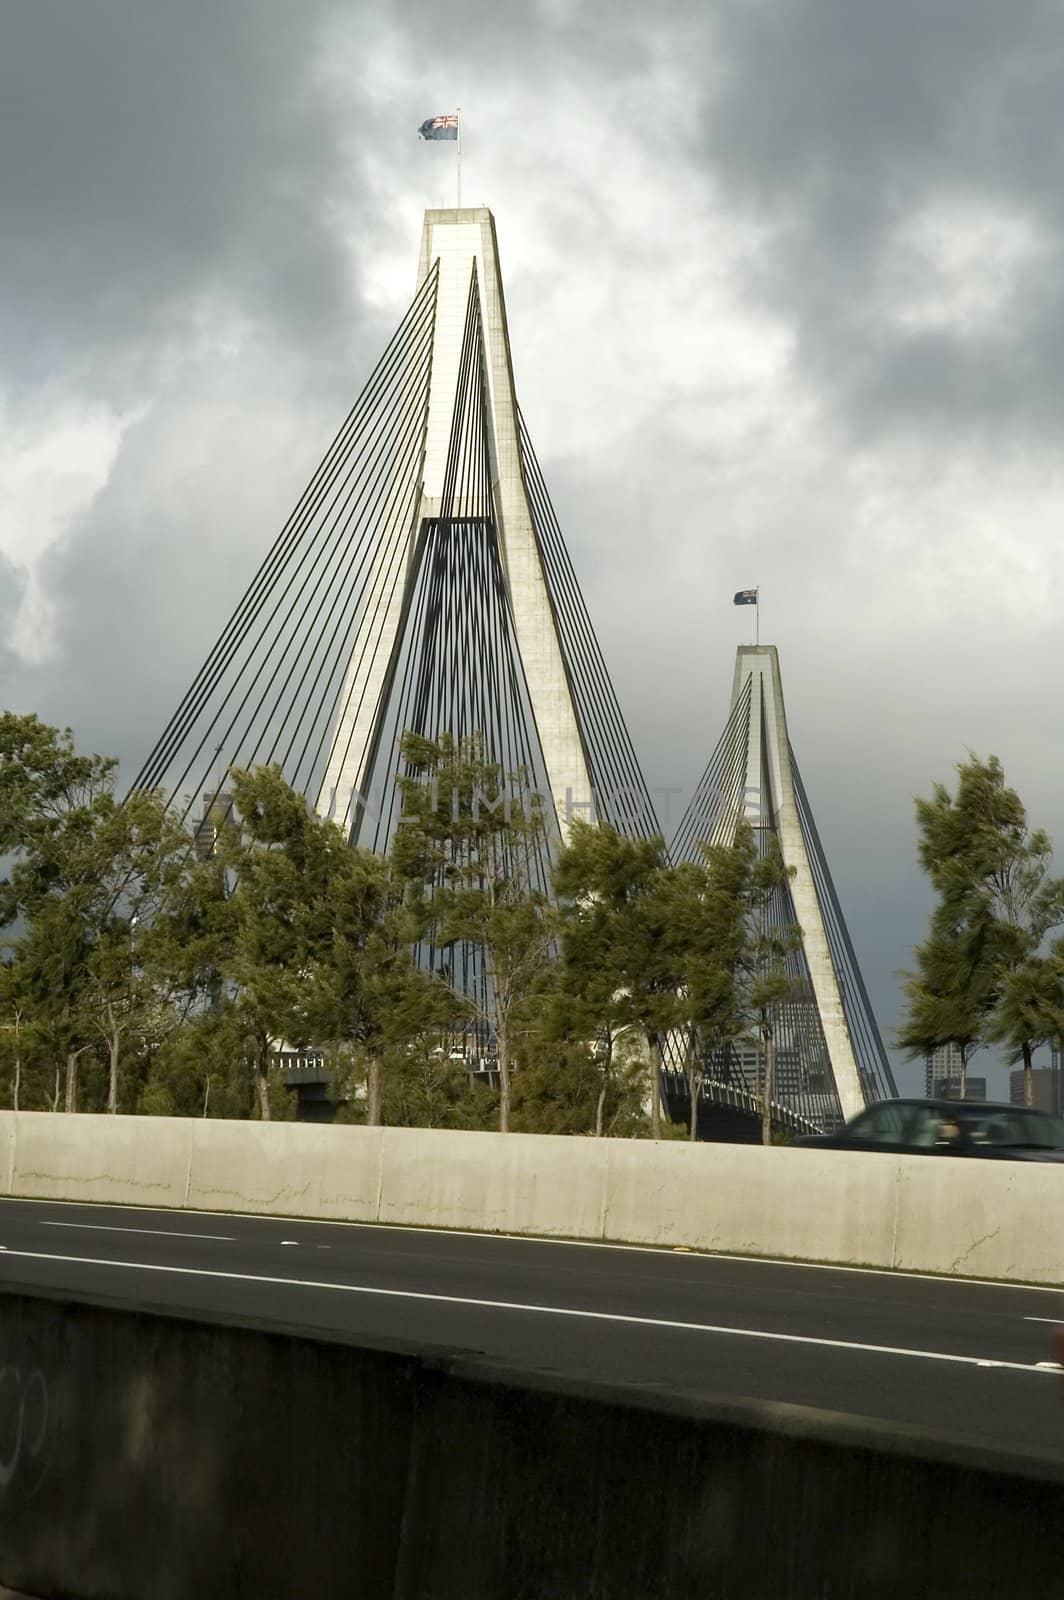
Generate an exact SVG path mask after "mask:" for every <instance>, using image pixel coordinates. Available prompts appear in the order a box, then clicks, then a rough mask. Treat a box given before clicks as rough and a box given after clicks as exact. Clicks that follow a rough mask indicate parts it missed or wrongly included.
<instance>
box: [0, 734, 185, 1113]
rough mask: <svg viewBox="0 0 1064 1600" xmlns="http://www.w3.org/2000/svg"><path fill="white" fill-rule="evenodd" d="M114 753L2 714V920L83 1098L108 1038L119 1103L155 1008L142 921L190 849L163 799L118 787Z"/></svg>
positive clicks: (112, 1094)
mask: <svg viewBox="0 0 1064 1600" xmlns="http://www.w3.org/2000/svg"><path fill="white" fill-rule="evenodd" d="M115 771H116V764H115V762H114V761H112V760H110V759H107V758H104V757H101V756H95V755H89V756H83V755H80V754H79V753H78V752H77V751H76V750H75V748H74V744H73V740H72V737H71V735H70V733H69V731H65V732H59V731H58V730H57V729H55V728H49V727H47V726H46V725H45V724H43V723H41V722H39V721H38V720H37V718H35V717H16V716H13V715H12V714H10V713H6V714H4V715H3V716H0V854H3V855H5V856H7V858H8V862H9V865H8V870H7V875H6V877H5V878H4V879H3V880H2V881H0V928H3V927H6V928H8V929H9V930H10V929H12V928H14V926H15V925H16V924H18V925H19V927H20V936H19V941H18V944H19V948H18V955H17V959H18V965H19V970H20V978H21V985H22V992H23V994H24V996H25V997H26V1002H27V1006H28V1008H29V1012H30V1014H31V1015H32V1018H33V1022H34V1025H35V1027H36V1028H37V1030H38V1031H39V1033H40V1034H41V1035H43V1036H44V1037H46V1038H47V1039H48V1040H49V1042H50V1045H51V1048H52V1050H53V1052H54V1053H55V1055H56V1056H57V1057H58V1058H60V1059H61V1060H62V1062H63V1063H64V1065H65V1074H66V1086H65V1099H64V1103H65V1108H66V1110H67V1111H75V1110H77V1106H78V1067H79V1062H80V1061H81V1058H82V1057H83V1056H84V1055H85V1054H86V1052H87V1051H89V1050H91V1049H93V1048H94V1046H96V1045H97V1044H98V1043H100V1042H101V1041H102V1042H103V1044H104V1045H105V1047H106V1051H107V1057H108V1097H107V1105H108V1109H109V1110H111V1111H115V1110H117V1107H118V1088H119V1066H120V1059H121V1053H122V1048H123V1044H124V1042H125V1041H126V1040H127V1039H128V1038H129V1036H130V1035H132V1034H134V1033H135V1032H137V1030H138V1029H139V1028H140V1026H141V1025H142V1023H143V1022H144V1020H145V1016H146V1014H147V1012H148V1011H149V1010H150V1007H151V996H150V993H149V985H148V983H147V981H146V980H145V977H144V975H143V973H142V972H141V971H140V970H139V969H138V964H137V956H136V947H135V929H136V927H137V924H138V922H140V921H143V920H146V919H148V918H150V916H151V915H152V914H153V913H154V911H155V909H156V908H157V906H158V905H159V903H160V901H161V900H162V898H163V897H164V896H165V894H166V892H167V886H168V884H169V883H170V882H171V881H172V879H173V878H174V876H175V875H176V874H177V873H179V871H180V862H181V860H182V859H183V856H184V854H185V852H186V849H187V840H186V839H185V837H184V835H183V833H182V831H181V829H180V827H179V825H178V824H177V823H176V822H175V821H174V819H173V818H172V817H170V816H169V815H168V813H167V812H166V809H165V806H164V804H163V800H162V797H161V796H160V795H158V794H155V793H147V792H145V793H138V794H134V795H132V796H130V798H129V799H128V800H127V801H126V802H125V803H124V804H123V803H122V802H120V801H119V800H118V798H117V797H116V795H115Z"/></svg>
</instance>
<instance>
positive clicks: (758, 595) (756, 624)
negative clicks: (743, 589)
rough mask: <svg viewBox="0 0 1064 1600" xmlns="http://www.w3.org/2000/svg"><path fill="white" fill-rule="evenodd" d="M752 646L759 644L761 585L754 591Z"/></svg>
mask: <svg viewBox="0 0 1064 1600" xmlns="http://www.w3.org/2000/svg"><path fill="white" fill-rule="evenodd" d="M754 644H755V646H758V647H759V646H760V644H761V585H760V584H758V586H757V588H756V589H755V590H754Z"/></svg>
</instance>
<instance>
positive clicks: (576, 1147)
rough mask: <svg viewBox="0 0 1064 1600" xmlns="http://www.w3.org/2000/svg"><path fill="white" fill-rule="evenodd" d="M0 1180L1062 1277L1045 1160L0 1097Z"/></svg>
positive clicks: (91, 1195)
mask: <svg viewBox="0 0 1064 1600" xmlns="http://www.w3.org/2000/svg"><path fill="white" fill-rule="evenodd" d="M0 1185H2V1191H0V1192H4V1193H7V1194H10V1195H22V1196H28V1197H35V1198H40V1199H51V1200H92V1201H107V1202H110V1203H113V1204H121V1205H146V1206H177V1207H189V1208H191V1209H198V1210H215V1211H236V1212H250V1213H254V1214H258V1215H266V1214H272V1215H278V1216H297V1217H310V1218H322V1219H325V1220H346V1221H352V1222H387V1223H399V1224H405V1225H407V1226H421V1227H440V1228H469V1229H474V1230H482V1231H486V1232H497V1233H514V1234H522V1233H527V1234H537V1235H540V1236H543V1237H547V1238H551V1237H555V1238H573V1239H605V1240H610V1241H614V1242H617V1243H627V1244H648V1245H659V1246H664V1247H677V1246H679V1247H686V1248H688V1249H692V1250H711V1251H720V1252H726V1253H727V1252H732V1253H735V1254H743V1255H763V1256H777V1257H783V1258H786V1259H792V1260H801V1261H824V1262H840V1263H844V1264H848V1265H859V1266H875V1267H893V1268H899V1269H902V1270H906V1271H912V1272H940V1273H958V1274H962V1275H965V1276H968V1277H986V1278H1003V1279H1013V1280H1023V1281H1026V1282H1030V1283H1064V1206H1062V1205H1061V1203H1060V1202H1061V1199H1062V1197H1064V1170H1062V1169H1061V1168H1060V1167H1059V1166H1054V1165H1050V1164H1040V1163H1036V1162H1030V1163H1028V1162H1010V1161H986V1160H976V1159H968V1160H965V1159H963V1158H951V1157H943V1156H935V1157H922V1156H900V1157H895V1156H888V1155H866V1154H857V1153H851V1152H846V1151H835V1150H803V1149H767V1150H766V1149H762V1148H761V1147H760V1146H746V1145H727V1144H696V1145H689V1144H685V1143H675V1142H671V1141H669V1142H665V1143H658V1144H652V1143H650V1142H649V1141H646V1140H628V1139H598V1140H596V1139H577V1138H572V1139H570V1138H556V1137H550V1136H538V1135H534V1134H508V1135H505V1136H503V1135H500V1134H491V1133H463V1132H451V1131H439V1130H429V1129H418V1128H357V1127H352V1128H347V1127H317V1126H314V1125H311V1124H303V1123H291V1122H285V1123H261V1122H223V1121H220V1120H204V1119H184V1118H170V1117H108V1116H64V1115H50V1114H48V1113H45V1112H17V1113H16V1112H0Z"/></svg>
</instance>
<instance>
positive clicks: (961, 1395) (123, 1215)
mask: <svg viewBox="0 0 1064 1600" xmlns="http://www.w3.org/2000/svg"><path fill="white" fill-rule="evenodd" d="M4 1282H7V1283H12V1284H14V1283H18V1284H23V1285H30V1286H36V1285H47V1286H49V1287H52V1288H60V1289H63V1290H67V1291H70V1292H71V1293H73V1294H74V1295H78V1294H82V1293H84V1294H88V1295H102V1296H106V1297H107V1298H108V1299H112V1300H117V1301H122V1302H125V1303H128V1304H130V1305H134V1306H138V1307H141V1308H148V1309H154V1310H178V1311H182V1312H184V1313H191V1314H194V1315H199V1316H205V1317H208V1318H209V1317H210V1316H211V1315H212V1314H215V1313H225V1314H227V1315H229V1316H236V1317H238V1318H248V1319H260V1318H261V1319H269V1320H275V1321H282V1322H285V1323H287V1324H291V1325H298V1326H300V1327H303V1328H306V1329H307V1330H309V1331H311V1332H313V1331H314V1330H318V1329H321V1330H330V1331H334V1332H335V1331H338V1332H341V1333H344V1334H349V1335H353V1336H355V1337H356V1338H357V1337H358V1336H359V1335H364V1336H369V1337H371V1338H377V1339H402V1340H403V1341H406V1342H408V1343H409V1342H414V1343H418V1344H425V1345H427V1346H432V1347H434V1348H436V1349H439V1348H441V1347H442V1348H444V1349H449V1350H455V1351H462V1352H469V1351H476V1352H483V1353H485V1354H487V1355H489V1356H500V1357H504V1358H506V1359H508V1360H515V1361H518V1362H527V1363H528V1364H529V1365H532V1366H535V1367H540V1368H546V1369H550V1370H553V1371H556V1372H560V1373H563V1374H565V1375H567V1376H572V1377H581V1378H589V1377H590V1378H593V1379H595V1380H598V1381H600V1382H606V1383H638V1384H641V1385H644V1386H649V1387H653V1386H654V1385H656V1384H665V1385H668V1386H669V1387H673V1388H675V1387H679V1388H683V1389H690V1390H696V1391H701V1392H704V1393H705V1394H707V1395H721V1396H725V1397H728V1398H730V1399H741V1398H753V1399H757V1400H773V1401H783V1402H787V1403H790V1404H792V1405H801V1406H814V1407H818V1408H823V1409H826V1410H829V1411H834V1412H840V1413H844V1414H847V1415H850V1416H854V1417H872V1418H880V1419H887V1420H891V1421H894V1422H902V1423H909V1424H916V1425H918V1426H920V1427H924V1428H930V1429H933V1430H935V1431H936V1432H941V1433H943V1434H948V1435H950V1436H952V1437H954V1438H961V1439H965V1440H968V1441H969V1442H971V1443H973V1444H978V1445H982V1446H991V1447H994V1448H997V1449H1005V1450H1009V1451H1020V1452H1024V1453H1029V1454H1034V1455H1046V1454H1048V1455H1052V1456H1055V1457H1057V1458H1059V1459H1060V1460H1061V1461H1064V1375H1062V1374H1061V1373H1059V1372H1057V1371H1055V1370H1053V1369H1052V1366H1051V1363H1053V1362H1054V1360H1055V1347H1054V1331H1055V1327H1056V1324H1057V1322H1058V1319H1059V1321H1060V1322H1061V1323H1062V1324H1064V1293H1062V1292H1061V1291H1058V1290H1048V1289H1037V1288H1023V1287H1014V1286H1002V1285H996V1284H986V1283H969V1282H964V1281H959V1280H944V1279H938V1278H921V1277H916V1276H907V1275H901V1274H891V1273H885V1272H872V1271H862V1270H851V1269H844V1268H834V1267H812V1266H800V1265H791V1264H787V1263H783V1262H772V1261H762V1260H747V1259H742V1258H735V1257H722V1256H700V1255H696V1254H690V1253H686V1252H681V1251H673V1250H648V1249H628V1248H625V1247H622V1246H617V1245H595V1244H568V1243H555V1242H547V1241H540V1240H531V1239H514V1238H500V1237H495V1236H488V1235H482V1234H461V1233H444V1232H433V1231H431V1230H426V1229H407V1228H389V1227H377V1226H369V1225H359V1224H346V1223H321V1222H294V1221H291V1220H289V1221H285V1220H283V1219H282V1220H276V1219H273V1218H260V1217H238V1216H230V1215H226V1214H217V1213H205V1212H196V1213H190V1212H180V1213H178V1212H173V1211H149V1210H140V1209H134V1208H128V1207H117V1206H98V1205H94V1206H85V1205H69V1204H49V1203H40V1202H35V1201H25V1200H0V1284H2V1283H4ZM0 1341H2V1323H0ZM0 1358H2V1348H0Z"/></svg>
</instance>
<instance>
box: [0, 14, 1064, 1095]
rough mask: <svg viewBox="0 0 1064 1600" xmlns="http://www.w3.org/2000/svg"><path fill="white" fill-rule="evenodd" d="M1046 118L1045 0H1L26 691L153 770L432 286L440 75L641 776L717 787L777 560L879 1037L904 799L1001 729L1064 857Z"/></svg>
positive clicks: (15, 500)
mask: <svg viewBox="0 0 1064 1600" xmlns="http://www.w3.org/2000/svg"><path fill="white" fill-rule="evenodd" d="M1062 103H1064V12H1062V11H1061V9H1060V7H1059V5H1057V4H1053V3H1051V0H1045V3H1037V0H1013V3H1012V4H1010V5H1008V6H1006V5H1004V4H1002V3H1001V0H891V3H890V4H889V5H885V4H883V0H790V3H788V4H781V3H780V0H764V3H762V0H698V3H692V4H687V3H684V0H672V3H671V4H670V5H668V6H657V7H654V6H647V5H645V4H642V3H640V4H636V3H634V0H609V3H606V0H601V3H598V0H597V3H594V4H580V3H579V0H539V3H538V4H537V3H535V0H527V3H522V4H520V5H517V4H511V3H508V0H499V3H496V4H488V3H472V0H448V3H447V4H446V5H444V4H439V3H436V0H433V3H431V4H429V3H427V0H424V3H422V0H410V3H405V4H404V3H402V0H395V3H393V4H391V5H388V6H383V5H376V6H374V5H359V4H346V3H333V0H300V4H298V5H296V4H294V3H293V0H210V3H208V0H181V3H180V4H179V5H178V4H169V3H164V0H0V194H2V208H3V209H2V217H3V232H2V240H3V247H2V255H0V261H2V270H0V350H2V364H0V623H2V626H0V701H2V703H4V704H5V705H8V706H11V707H13V708H15V709H17V710H20V711H29V710H35V711H37V712H38V713H39V714H40V715H41V716H43V717H45V718H46V719H47V720H49V721H53V722H57V723H60V724H70V725H72V726H73V727H74V729H75V732H76V734H77V737H78V740H79V742H80V743H81V744H83V745H84V746H86V747H91V748H95V749H101V750H106V751H109V752H113V753H115V754H117V755H120V756H121V757H122V758H123V760H124V761H126V762H139V760H140V759H141V757H142V756H143V755H144V754H145V752H146V750H147V748H148V747H149V746H150V745H151V744H152V742H153V741H154V738H155V736H156V735H157V733H158V732H159V730H160V728H161V726H162V724H163V723H164V721H165V720H166V718H167V716H168V715H169V713H170V711H171V710H172V709H173V706H174V704H175V703H176V701H177V700H178V698H179V697H180V695H181V694H182V693H183V691H184V689H185V687H186V685H187V682H188V680H189V678H190V677H191V676H192V674H193V672H194V671H195V668H196V667H197V665H198V663H199V661H200V660H201V658H202V657H203V656H204V655H205V653H206V651H207V650H208V648H209V647H210V645H211V643H212V642H213V639H214V637H215V636H216V634H217V633H218V631H219V629H220V627H221V626H222V625H223V623H224V621H225V618H226V617H227V615H228V614H229V612H230V610H231V609H232V606H233V604H234V603H235V601H236V599H237V598H238V597H239V594H240V592H241V590H242V588H243V585H244V582H245V581H246V579H247V578H248V576H249V575H250V571H251V570H252V567H253V566H254V565H255V564H257V561H258V559H259V557H260V555H261V553H262V552H263V551H264V550H265V548H266V547H267V546H268V544H269V543H270V542H271V540H272V539H273V537H274V535H275V533H276V531H277V529H278V527H279V525H280V523H281V522H282V521H283V520H284V517H285V516H286V514H287V512H288V510H289V509H290V507H291V505H292V503H293V502H294V501H295V499H296V497H297V495H298V493H299V491H300V490H301V488H302V486H303V484H304V483H305V481H306V480H307V478H308V477H309V475H310V472H311V471H312V469H313V467H314V466H315V465H316V463H317V460H318V459H319V456H320V454H321V451H322V449H323V448H324V445H325V444H326V443H327V442H328V439H329V438H330V437H331V435H332V433H333V432H334V431H335V428H336V426H337V424H338V422H339V420H340V418H341V417H342V415H343V414H344V413H345V412H346V410H347V408H348V406H349V404H350V402H351V400H352V399H353V397H354V395H355V394H356V393H357V392H358V390H359V388H360V387H361V385H362V382H363V381H364V379H365V377H366V376H367V375H368V372H369V369H370V366H371V365H372V362H373V360H374V359H375V357H376V355H377V354H378V353H379V351H380V349H381V348H382V346H383V344H384V342H385V340H386V339H387V337H388V335H389V333H390V332H391V330H392V328H393V327H394V325H395V323H396V322H397V321H398V319H399V317H400V316H401V315H402V312H403V310H404V309H405V306H406V305H407V303H408V302H409V300H410V297H411V295H412V292H413V288H414V278H415V273H416V266H417V252H418V244H419V238H420V225H421V212H422V210H423V209H424V208H425V207H426V206H434V205H440V204H453V199H452V195H453V187H452V185H453V154H454V151H453V146H451V145H446V144H425V143H422V142H419V141H418V140H417V138H416V130H417V126H418V124H419V123H420V122H421V121H422V120H423V119H424V118H425V117H426V116H429V115H432V114H435V113H438V112H443V111H451V110H453V109H454V108H455V106H456V105H460V106H461V107H462V115H463V165H464V198H465V200H466V202H467V203H481V202H483V203H485V204H488V205H490V206H491V207H492V208H493V210H494V212H495V215H496V219H497V225H498V233H499V243H500V250H501V253H502V263H503V271H504V276H505V281H506V290H507V300H508V308H509V314H510V328H511V338H512V344H513V352H514V363H515V372H516V378H517V385H518V392H519V395H520V398H521V403H522V407H523V410H524V412H525V416H526V418H527V421H528V424H529V428H530V431H531V434H532V437H533V439H534V441H535V445H536V449H537V452H538V453H539V456H540V459H541V462H542V464H543V468H544V472H545V474H546V477H547V481H548V483H549V485H550V488H551V491H552V495H553V498H554V501H555V505H556V508H557V510H558V514H559V518H560V520H561V523H562V527H563V529H564V531H565V534H566V537H567V541H568V543H569V547H570V551H571V553H572V557H573V560H574V563H575V565H576V568H577V572H578V575H579V577H580V580H581V583H582V586H583V589H584V592H585V595H586V598H587V601H588V604H589V607H590V610H591V614H592V617H593V618H594V621H595V623H596V626H597V628H598V631H599V634H600V637H601V640H602V644H603V648H604V651H605V654H606V658H607V661H608V662H609V664H610V666H611V668H612V671H613V675H614V679H615V682H616V684H617V687H618V691H619V693H620V697H621V701H622V704H623V706H624V708H625V711H626V713H627V716H628V719H629V722H630V726H631V729H632V733H633V736H634V739H635V743H636V747H637V749H638V751H639V753H640V755H641V757H642V760H643V764H644V769H645V771H646V774H647V778H648V781H649V783H650V784H651V786H652V787H654V788H666V787H676V788H678V789H681V790H682V791H683V794H684V796H685V797H686V795H687V793H688V792H689V791H690V789H691V788H692V787H693V785H694V783H695V781H696V779H697V777H698V774H699V772H700V771H701V768H702V766H703V765H704V763H705V760H706V757H707V755H708V753H709V750H710V748H711V747H712V745H713V744H714V743H715V742H716V739H717V737H718V735H719V733H720V730H721V728H722V725H723V722H724V718H725V716H726V713H727V706H728V696H729V692H730V685H731V674H732V667H733V662H734V651H735V647H736V645H737V644H738V643H739V642H741V641H742V640H744V639H745V638H747V637H748V636H749V632H750V623H751V620H752V612H751V611H748V610H736V609H735V608H733V607H732V604H731V597H732V594H733V592H734V590H735V589H737V588H745V587H748V586H753V585H755V584H757V585H760V587H761V591H762V598H763V602H764V604H763V610H762V638H763V639H764V640H766V641H770V642H775V643H776V644H778V646H779V649H780V654H781V660H782V665H783V673H784V684H785V689H786V694H787V703H788V713H789V718H790V724H791V736H792V740H793V742H794V745H795V748H796V751H797V754H798V758H799V761H800V762H801V766H802V772H803V776H804V778H805V781H806V785H807V787H808V789H809V791H810V797H811V800H812V804H813V807H814V810H815V813H816V816H817V820H818V824H819V827H820V832H821V834H822V837H823V840H824V843H825V846H826V849H827V852H828V855H829V859H830V862H831V865H832V869H833V872H834V875H835V878H836V882H837V886H838V889H839V892H840V896H841V899H842V901H843V906H844V909H845V911H846V913H847V915H848V918H849V922H850V927H851V931H852V934H853V937H854V941H855V943H856V946H857V951H858V954H859V957H860V959H861V962H862V965H863V967H864V971H865V976H866V979H867V982H868V985H869V988H870V991H871V994H872V998H873V1002H874V1004H875V1005H876V1008H877V1011H878V1014H879V1019H880V1022H881V1025H882V1026H883V1029H884V1032H885V1034H887V1035H888V1038H889V1033H890V1030H891V1028H892V1026H893V1024H894V1023H895V1022H896V1020H897V1012H898V999H897V982H896V977H895V974H896V972H897V970H898V969H899V968H900V967H902V966H904V965H905V964H906V962H907V960H908V957H909V951H910V948H911V946H912V944H913V942H914V940H915V939H917V938H918V937H920V935H921V932H922V930H923V926H924V923H925V919H926V914H927V909H928V903H929V902H928V897H927V894H926V891H925V888H924V886H923V884H922V882H921V880H920V877H919V874H918V873H917V871H916V869H915V867H914V862H913V858H914V828H913V796H914V795H916V794H918V793H922V792H926V791H927V789H928V788H929V785H930V784H931V783H932V781H933V780H935V779H936V778H941V779H946V780H948V779H949V778H950V775H951V771H952V767H953V765H954V763H955V762H956V761H957V760H959V759H962V758H963V757H964V755H965V753H966V751H967V750H968V749H973V750H976V751H978V752H979V753H981V754H987V753H989V752H994V753H996V754H997V755H999V756H1000V757H1001V759H1002V760H1003V761H1004V763H1005V768H1006V772H1007V774H1008V777H1009V778H1010V780H1011V781H1012V782H1013V783H1014V784H1015V785H1016V787H1017V788H1018V789H1019V790H1020V792H1021V794H1022V795H1023V797H1024V799H1025V800H1026V802H1027V804H1028V807H1029V809H1030V811H1031V814H1032V816H1033V818H1034V820H1035V821H1037V822H1038V823H1041V824H1044V825H1045V826H1047V827H1048V828H1049V829H1050V831H1051V832H1053V833H1055V834H1057V835H1058V836H1059V837H1060V838H1061V843H1062V855H1064V817H1062V815H1061V810H1062V807H1061V796H1062V794H1064V751H1062V746H1061V739H1060V697H1061V691H1060V684H1061V677H1062V666H1064V644H1062V635H1061V628H1060V625H1059V620H1058V618H1059V613H1060V607H1061V600H1062V594H1061V570H1062V559H1061V554H1060V548H1061V542H1060V530H1061V524H1062V513H1064V473H1062V457H1061V449H1062V440H1064V263H1062V250H1064V185H1062V183H1061V173H1062V171H1064V119H1062V117H1061V112H1060V107H1061V104H1062ZM976 1070H978V1069H976ZM901 1081H902V1083H903V1084H904V1085H906V1086H909V1085H914V1084H916V1083H917V1082H919V1081H922V1072H914V1070H913V1069H904V1070H903V1072H902V1074H901ZM995 1086H996V1087H1000V1080H999V1081H998V1083H997V1084H996V1085H995Z"/></svg>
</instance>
